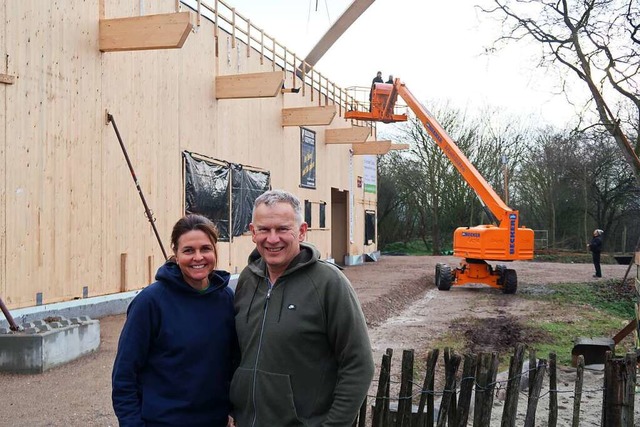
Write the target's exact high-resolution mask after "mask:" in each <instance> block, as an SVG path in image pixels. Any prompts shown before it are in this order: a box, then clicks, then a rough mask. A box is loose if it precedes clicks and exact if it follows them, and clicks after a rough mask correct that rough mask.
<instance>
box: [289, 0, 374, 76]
mask: <svg viewBox="0 0 640 427" xmlns="http://www.w3.org/2000/svg"><path fill="white" fill-rule="evenodd" d="M374 1H375V0H354V1H353V3H351V5H349V7H348V8H347V9H346V10H345V11H344V12H343V13H342V15H341V16H340V17H339V18H338V19H337V20H336V22H334V24H333V25H332V26H331V28H329V30H328V31H327V32H326V33H325V34H324V35H323V36H322V38H321V39H320V40H319V41H318V43H317V44H316V45H315V46H314V47H313V48H312V49H311V51H310V52H309V54H308V55H307V57H306V58H305V59H304V61H303V64H304V63H306V64H308V65H310V66H314V65H316V64H317V63H318V61H319V60H320V58H322V57H323V56H324V54H325V53H326V52H327V51H328V50H329V48H330V47H331V46H333V44H334V43H335V42H336V41H337V40H338V39H339V38H340V36H341V35H342V34H343V33H344V32H345V31H346V30H347V29H348V28H349V27H350V26H351V24H353V23H354V22H355V21H356V19H358V18H359V17H360V15H362V14H363V13H364V11H365V10H367V8H368V7H369V6H371V5H372V4H373V2H374ZM299 69H301V67H299Z"/></svg>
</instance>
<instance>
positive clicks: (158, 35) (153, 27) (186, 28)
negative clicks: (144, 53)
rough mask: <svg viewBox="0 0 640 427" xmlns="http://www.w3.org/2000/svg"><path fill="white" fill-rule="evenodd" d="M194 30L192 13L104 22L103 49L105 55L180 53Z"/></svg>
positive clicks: (116, 19)
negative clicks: (137, 52)
mask: <svg viewBox="0 0 640 427" xmlns="http://www.w3.org/2000/svg"><path fill="white" fill-rule="evenodd" d="M192 28H193V26H192V25H191V13H190V12H179V13H165V14H161V15H147V16H134V17H130V18H115V19H100V40H99V49H100V51H102V52H118V51H126V50H150V49H178V48H181V47H182V45H183V44H184V42H185V41H186V40H187V37H188V36H189V34H190V33H191V29H192Z"/></svg>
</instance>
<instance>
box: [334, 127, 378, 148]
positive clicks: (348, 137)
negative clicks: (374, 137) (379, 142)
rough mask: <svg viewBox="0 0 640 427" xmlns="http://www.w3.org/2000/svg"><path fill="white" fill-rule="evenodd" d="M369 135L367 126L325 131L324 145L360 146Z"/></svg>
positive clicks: (369, 130) (369, 131) (369, 129)
mask: <svg viewBox="0 0 640 427" xmlns="http://www.w3.org/2000/svg"><path fill="white" fill-rule="evenodd" d="M369 135H371V128H370V127H368V126H354V127H351V128H341V129H327V130H325V131H324V143H325V144H360V143H363V142H365V141H366V140H367V138H368V137H369Z"/></svg>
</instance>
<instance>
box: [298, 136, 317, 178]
mask: <svg viewBox="0 0 640 427" xmlns="http://www.w3.org/2000/svg"><path fill="white" fill-rule="evenodd" d="M300 186H301V187H305V188H316V133H315V132H314V131H312V130H309V129H305V128H300Z"/></svg>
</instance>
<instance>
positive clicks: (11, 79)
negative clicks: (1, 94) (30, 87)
mask: <svg viewBox="0 0 640 427" xmlns="http://www.w3.org/2000/svg"><path fill="white" fill-rule="evenodd" d="M15 82H16V76H12V75H11V74H2V73H0V83H4V84H6V85H12V84H14V83H15Z"/></svg>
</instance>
